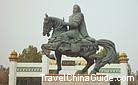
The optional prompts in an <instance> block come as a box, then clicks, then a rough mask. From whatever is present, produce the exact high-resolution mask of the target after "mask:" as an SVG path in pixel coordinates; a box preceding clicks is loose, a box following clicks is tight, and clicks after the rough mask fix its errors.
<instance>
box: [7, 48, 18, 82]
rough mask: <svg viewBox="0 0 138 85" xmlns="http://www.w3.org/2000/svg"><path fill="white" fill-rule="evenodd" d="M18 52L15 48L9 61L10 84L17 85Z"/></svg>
mask: <svg viewBox="0 0 138 85" xmlns="http://www.w3.org/2000/svg"><path fill="white" fill-rule="evenodd" d="M17 59H18V57H17V52H16V51H15V50H14V51H12V52H11V54H10V57H9V61H10V69H9V85H16V67H17Z"/></svg>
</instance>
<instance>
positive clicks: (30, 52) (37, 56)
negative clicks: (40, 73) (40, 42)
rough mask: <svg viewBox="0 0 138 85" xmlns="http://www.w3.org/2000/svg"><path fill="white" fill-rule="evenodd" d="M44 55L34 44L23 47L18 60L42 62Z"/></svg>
mask: <svg viewBox="0 0 138 85" xmlns="http://www.w3.org/2000/svg"><path fill="white" fill-rule="evenodd" d="M41 58H42V55H41V53H40V52H38V51H37V48H36V47H34V46H33V45H29V46H28V48H25V49H23V51H22V54H19V59H18V62H42V60H41Z"/></svg>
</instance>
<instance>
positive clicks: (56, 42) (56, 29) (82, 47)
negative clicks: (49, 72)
mask: <svg viewBox="0 0 138 85" xmlns="http://www.w3.org/2000/svg"><path fill="white" fill-rule="evenodd" d="M64 23H65V22H64V20H62V19H59V18H56V17H49V16H48V15H46V17H45V19H44V23H43V24H44V25H43V36H46V35H47V36H48V37H49V36H50V32H51V31H52V35H51V38H50V39H49V40H48V43H47V44H42V45H41V48H42V51H43V53H44V54H45V55H46V56H47V57H48V58H50V59H55V60H56V62H57V70H56V73H57V74H58V73H59V71H60V70H62V68H61V58H62V55H66V56H67V57H68V56H70V57H83V58H84V59H85V60H86V61H87V64H86V66H85V67H84V68H83V69H82V70H79V71H77V72H76V74H83V73H85V72H87V70H88V69H89V68H90V66H92V65H93V64H94V63H95V66H94V68H93V70H92V71H91V72H90V74H93V73H94V74H95V73H96V72H99V69H100V68H101V67H103V66H104V65H106V64H110V63H112V62H113V61H114V60H115V58H116V57H117V53H116V49H115V44H114V43H113V42H112V41H110V40H106V39H100V40H95V41H88V40H86V39H81V40H80V41H76V42H75V41H74V40H73V39H70V43H68V42H64V41H63V42H62V40H61V39H60V35H61V34H62V33H64V32H67V31H68V29H67V26H64ZM99 46H101V47H103V48H104V49H105V50H106V51H107V54H106V56H105V57H101V56H98V55H96V53H97V51H98V50H99ZM51 51H54V52H55V57H53V56H51V55H50V52H51Z"/></svg>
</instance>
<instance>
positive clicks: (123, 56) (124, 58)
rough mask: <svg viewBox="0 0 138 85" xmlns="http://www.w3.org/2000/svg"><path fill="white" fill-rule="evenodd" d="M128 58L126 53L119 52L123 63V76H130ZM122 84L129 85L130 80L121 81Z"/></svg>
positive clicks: (121, 63)
mask: <svg viewBox="0 0 138 85" xmlns="http://www.w3.org/2000/svg"><path fill="white" fill-rule="evenodd" d="M128 60H129V59H128V58H127V55H126V53H120V54H119V61H120V65H121V76H122V77H126V78H127V76H128ZM121 85H128V81H127V80H126V81H121Z"/></svg>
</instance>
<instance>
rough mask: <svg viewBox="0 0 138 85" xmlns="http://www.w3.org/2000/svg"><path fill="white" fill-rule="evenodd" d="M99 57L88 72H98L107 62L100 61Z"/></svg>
mask: <svg viewBox="0 0 138 85" xmlns="http://www.w3.org/2000/svg"><path fill="white" fill-rule="evenodd" d="M101 62H102V61H101V59H99V60H96V63H95V66H94V69H93V70H92V71H91V72H90V74H96V72H99V70H100V68H101V67H103V66H104V65H105V64H107V63H101Z"/></svg>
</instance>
